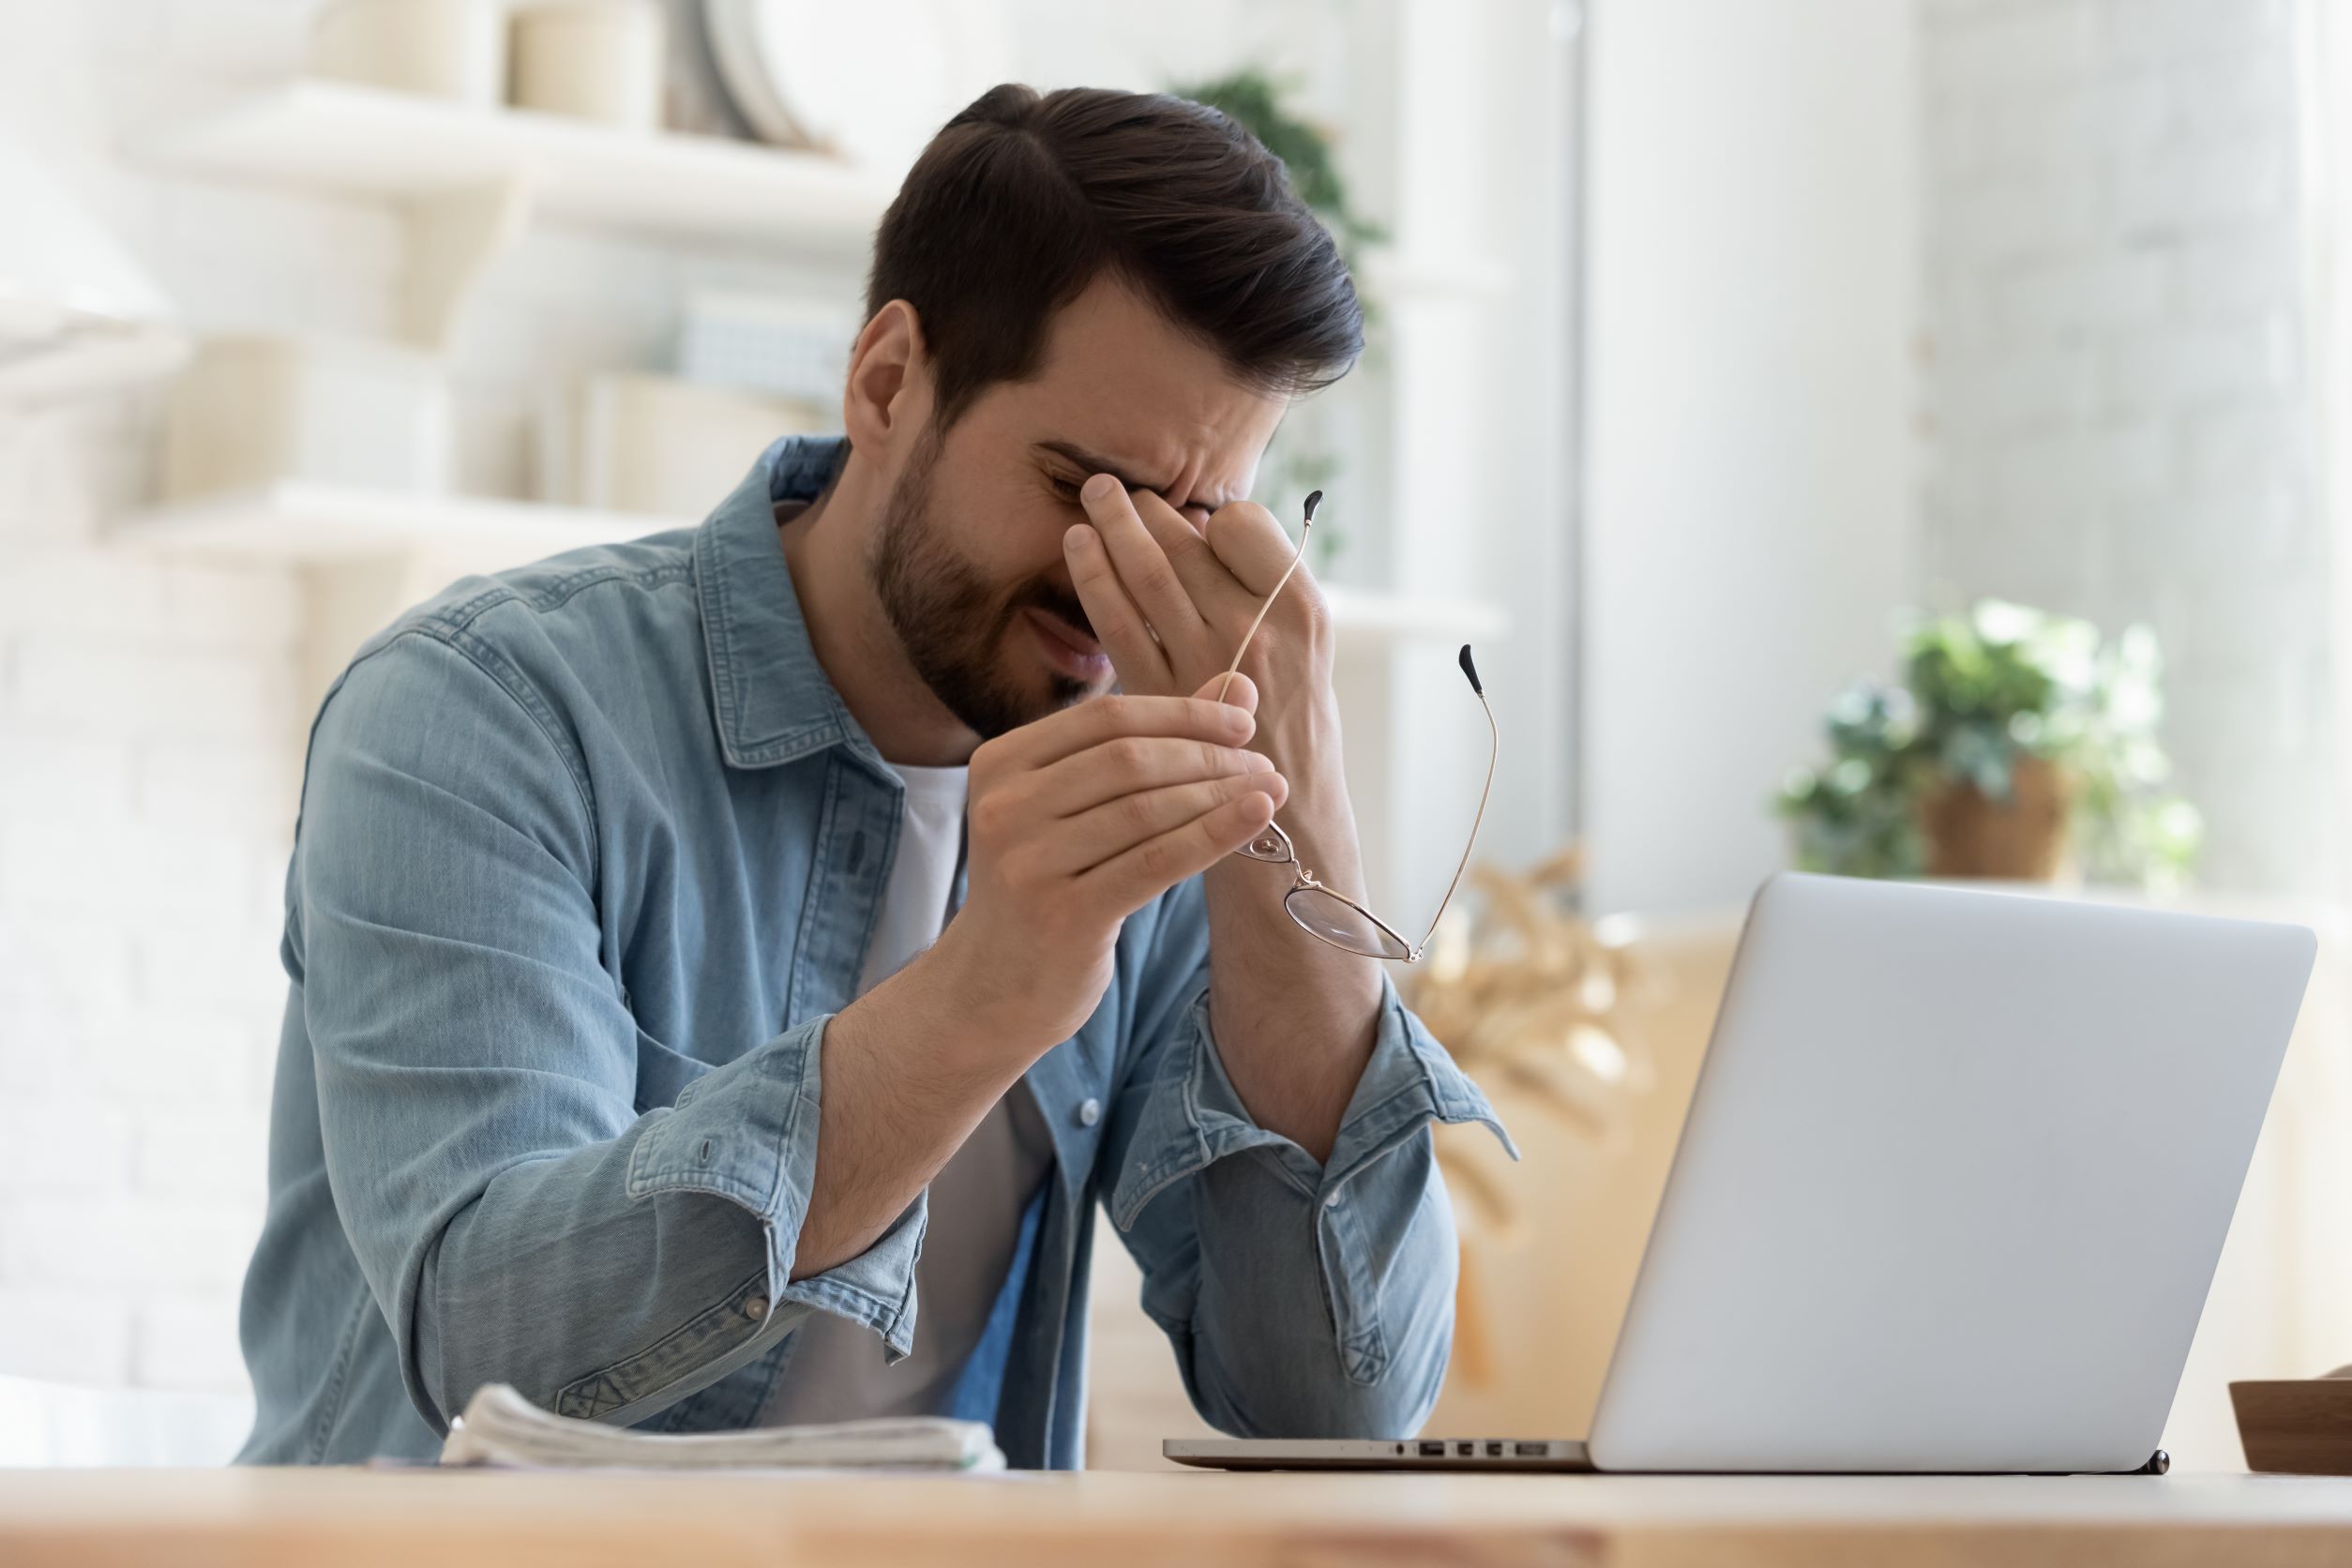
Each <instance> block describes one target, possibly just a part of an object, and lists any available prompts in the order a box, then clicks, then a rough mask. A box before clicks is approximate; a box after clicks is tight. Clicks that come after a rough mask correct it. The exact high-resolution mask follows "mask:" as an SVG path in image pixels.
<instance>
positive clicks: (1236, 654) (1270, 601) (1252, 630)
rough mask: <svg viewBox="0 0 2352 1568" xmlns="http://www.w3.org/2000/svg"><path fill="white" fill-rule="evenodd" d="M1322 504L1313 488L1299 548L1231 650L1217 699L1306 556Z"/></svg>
mask: <svg viewBox="0 0 2352 1568" xmlns="http://www.w3.org/2000/svg"><path fill="white" fill-rule="evenodd" d="M1322 504H1323V492H1322V491H1321V490H1315V491H1313V492H1311V493H1310V494H1309V495H1308V496H1307V498H1306V520H1304V521H1303V522H1301V523H1300V524H1299V548H1298V549H1297V550H1295V551H1294V552H1293V553H1292V554H1291V556H1290V565H1289V566H1287V567H1285V568H1284V569H1283V573H1282V580H1281V581H1279V582H1276V583H1275V584H1274V592H1273V593H1271V594H1268V595H1267V596H1266V601H1265V602H1264V603H1263V604H1261V605H1259V607H1258V618H1257V619H1256V620H1254V621H1252V622H1250V624H1249V630H1247V631H1245V632H1244V633H1243V634H1242V645H1241V646H1240V647H1238V648H1236V649H1234V650H1233V662H1232V663H1231V664H1229V665H1227V666H1226V667H1225V680H1224V681H1223V683H1222V684H1220V685H1219V686H1217V701H1220V702H1222V701H1225V694H1226V693H1227V692H1228V691H1229V690H1230V689H1232V686H1233V677H1234V676H1235V675H1236V674H1237V673H1239V672H1240V671H1241V668H1242V656H1243V655H1244V654H1245V653H1248V652H1249V645H1250V643H1251V642H1252V641H1256V639H1257V637H1258V628H1259V626H1264V625H1265V624H1266V611H1269V610H1272V609H1273V608H1274V600H1276V599H1278V598H1280V597H1281V596H1282V590H1283V587H1284V586H1285V584H1287V583H1289V580H1290V574H1291V573H1292V572H1295V571H1297V570H1298V569H1299V563H1300V562H1301V561H1303V560H1304V559H1305V558H1306V531H1307V530H1308V529H1310V528H1312V527H1314V526H1315V508H1316V507H1318V506H1319V505H1322Z"/></svg>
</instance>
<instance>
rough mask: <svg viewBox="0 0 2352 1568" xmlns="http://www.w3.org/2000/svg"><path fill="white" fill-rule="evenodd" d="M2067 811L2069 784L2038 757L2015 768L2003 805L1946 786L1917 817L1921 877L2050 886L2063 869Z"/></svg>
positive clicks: (1926, 799) (1962, 787)
mask: <svg viewBox="0 0 2352 1568" xmlns="http://www.w3.org/2000/svg"><path fill="white" fill-rule="evenodd" d="M2073 804H2074V781H2073V778H2072V777H2071V776H2068V775H2067V774H2066V773H2065V772H2064V771H2063V770H2061V769H2060V768H2059V767H2058V765H2057V764H2056V763H2053V762H2048V761H2043V759H2041V758H2039V757H2024V758H2020V759H2019V760H2018V761H2017V765H2016V768H2015V770H2014V772H2013V775H2012V789H2011V794H2010V798H2009V799H2008V800H2006V801H1996V800H1993V799H1991V798H1989V797H1988V796H1986V795H1985V794H1984V792H1983V791H1981V790H1979V789H1977V787H1976V786H1975V785H1973V784H1952V785H1947V786H1945V787H1944V788H1943V789H1940V790H1937V791H1936V792H1933V793H1931V794H1928V795H1926V796H1923V797H1922V799H1921V800H1920V801H1919V803H1918V806H1917V807H1916V809H1917V812H1918V822H1919V829H1920V833H1921V835H1922V837H1924V838H1925V839H1926V840H1927V874H1928V875H1929V876H1931V877H1989V878H1995V879H1998V880H2000V881H2004V882H2051V881H2054V880H2056V879H2057V877H2058V874H2059V872H2060V871H2061V870H2062V869H2063V868H2064V867H2065V865H2066V857H2067V848H2068V844H2067V821H2068V818H2069V816H2070V815H2071V813H2072V809H2073Z"/></svg>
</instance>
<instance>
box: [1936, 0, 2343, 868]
mask: <svg viewBox="0 0 2352 1568" xmlns="http://www.w3.org/2000/svg"><path fill="white" fill-rule="evenodd" d="M2298 20H2299V19H2298V13H2297V11H2296V9H2295V8H2294V7H2292V6H2290V5H2288V4H2287V3H2286V0H1922V57H1923V71H1924V75H1925V79H1926V83H1927V85H1928V93H1927V107H1926V118H1927V123H1926V125H1925V126H1924V127H1923V128H1922V147H1923V158H1924V163H1925V171H1926V182H1927V195H1926V201H1925V214H1924V217H1925V230H1926V236H1927V244H1926V254H1925V257H1924V281H1925V285H1926V286H1925V289H1924V292H1923V297H1924V300H1925V305H1926V309H1927V313H1928V318H1929V319H1928V322H1927V326H1928V341H1929V343H1930V345H1931V359H1930V364H1929V371H1928V376H1927V388H1928V402H1929V414H1930V430H1931V440H1930V451H1931V454H1932V462H1931V465H1930V477H1929V481H1928V484H1927V491H1926V495H1925V497H1924V501H1925V505H1924V508H1923V512H1924V527H1925V534H1926V539H1925V548H1924V550H1923V552H1922V554H1923V560H1924V563H1925V568H1926V575H1927V583H1928V588H1929V592H1930V597H1931V598H1932V599H1934V600H1936V601H1937V602H1942V603H1953V602H1960V601H1964V600H1966V599H1968V598H1970V597H1973V596H1978V595H1982V594H1998V595H2004V596H2013V597H2017V598H2021V599H2025V600H2028V601H2031V602H2034V603H2038V604H2041V605H2043V606H2045V607H2047V608H2049V609H2052V610H2058V611H2070V612H2073V613H2077V614H2082V615H2086V616H2088V617H2090V618H2091V619H2093V620H2095V621H2097V622H2099V623H2100V624H2101V625H2102V626H2104V627H2106V628H2108V629H2110V630H2113V629H2115V628H2117V627H2118V626H2121V625H2123V624H2124V623H2125V622H2127V621H2131V620H2135V619H2145V620H2148V621H2149V622H2151V623H2153V624H2154V626H2156V628H2157V630H2158V632H2159V633H2160V634H2161V635H2162V637H2163V640H2164V648H2165V652H2166V656H2167V658H2168V661H2169V664H2170V695H2171V706H2170V718H2169V731H2168V733H2169V740H2170V743H2171V746H2172V750H2173V754H2174V757H2175V759H2176V761H2178V762H2179V782H2180V784H2181V786H2182V787H2183V788H2184V789H2185V790H2186V791H2187V792H2189V793H2190V794H2191V795H2192V796H2193V798H2194V799H2195V800H2196V801H2197V803H2198V804H2199V805H2200V806H2201V807H2203V808H2204V809H2205V812H2206V817H2207V822H2208V828H2209V845H2208V851H2207V855H2206V860H2205V868H2204V869H2205V876H2206V879H2207V880H2208V881H2209V882H2213V883H2217V884H2220V885H2224V886H2233V887H2250V888H2269V889H2279V890H2289V891H2299V892H2316V891H2321V890H2323V889H2324V888H2325V887H2326V886H2327V885H2328V884H2329V873H2328V871H2327V869H2326V864H2325V857H2324V856H2323V855H2321V854H2318V853H2315V852H2314V846H2315V845H2317V844H2320V843H2322V842H2324V841H2325V839H2326V837H2327V829H2328V820H2327V806H2328V803H2327V791H2326V788H2325V778H2326V771H2325V769H2326V759H2327V750H2326V746H2325V745H2324V741H2323V737H2324V734H2325V731H2324V728H2323V726H2322V723H2321V719H2322V716H2324V715H2325V714H2326V713H2327V711H2328V704H2329V696H2328V689H2327V683H2326V671H2327V668H2328V650H2327V636H2326V623H2325V609H2326V606H2325V604H2324V602H2323V600H2322V597H2321V588H2320V583H2321V580H2322V577H2323V573H2322V571H2321V569H2320V568H2321V566H2322V565H2323V564H2324V561H2325V558H2326V557H2325V534H2324V517H2323V513H2322V509H2321V503H2320V495H2319V490H2318V488H2317V485H2316V483H2315V480H2314V475H2313V471H2312V462H2311V454H2310V440H2309V430H2308V424H2307V421H2308V420H2309V418H2310V415H2309V412H2308V410H2309V398H2308V384H2307V380H2306V377H2307V368H2306V366H2305V364H2304V354H2305V345H2304V334H2305V333H2306V332H2307V331H2308V330H2309V328H2310V325H2311V321H2312V317H2313V312H2312V311H2310V310H2309V309H2307V308H2306V302H2305V294H2304V290H2303V285H2302V282H2301V277H2302V266H2303V262H2304V255H2303V247H2304V245H2305V243H2306V233H2305V224H2304V221H2303V214H2302V212H2301V210H2300V208H2299V201H2300V196H2299V175H2300V170H2299V142H2298V134H2299V118H2298V116H2299V104H2298V100H2297V71H2296V60H2297V56H2296V51H2297V47H2298V42H2299V40H2298V37H2297V24H2298Z"/></svg>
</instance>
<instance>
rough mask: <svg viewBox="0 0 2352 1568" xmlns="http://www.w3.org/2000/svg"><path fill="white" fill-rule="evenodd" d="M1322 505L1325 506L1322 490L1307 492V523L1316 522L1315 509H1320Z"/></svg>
mask: <svg viewBox="0 0 2352 1568" xmlns="http://www.w3.org/2000/svg"><path fill="white" fill-rule="evenodd" d="M1322 504H1323V492H1322V491H1321V490H1309V491H1307V495H1306V520H1307V521H1309V522H1313V521H1314V520H1315V508H1316V507H1318V506H1319V505H1322Z"/></svg>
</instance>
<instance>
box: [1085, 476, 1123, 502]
mask: <svg viewBox="0 0 2352 1568" xmlns="http://www.w3.org/2000/svg"><path fill="white" fill-rule="evenodd" d="M1118 493H1119V481H1118V480H1116V479H1114V478H1112V477H1111V476H1110V475H1108V474H1097V475H1094V476H1093V478H1091V479H1089V480H1087V481H1086V483H1085V484H1084V485H1082V486H1080V487H1079V488H1078V494H1079V495H1080V496H1082V497H1083V498H1085V499H1086V500H1088V501H1108V500H1109V499H1110V498H1111V497H1112V496H1114V495H1116V494H1118Z"/></svg>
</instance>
